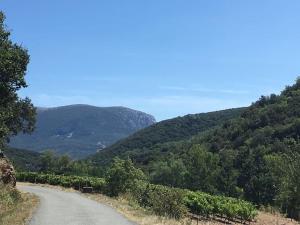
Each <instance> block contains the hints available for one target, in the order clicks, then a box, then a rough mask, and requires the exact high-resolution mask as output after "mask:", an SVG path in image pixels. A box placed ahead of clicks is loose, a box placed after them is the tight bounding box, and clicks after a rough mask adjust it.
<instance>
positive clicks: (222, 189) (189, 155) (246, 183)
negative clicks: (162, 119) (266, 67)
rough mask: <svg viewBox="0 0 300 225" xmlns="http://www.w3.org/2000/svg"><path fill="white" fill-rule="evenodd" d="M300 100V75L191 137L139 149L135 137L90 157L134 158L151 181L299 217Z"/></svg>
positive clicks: (96, 158)
mask: <svg viewBox="0 0 300 225" xmlns="http://www.w3.org/2000/svg"><path fill="white" fill-rule="evenodd" d="M299 102H300V79H298V80H297V81H296V83H295V84H294V85H293V86H288V87H286V89H285V90H284V91H282V93H281V94H280V95H275V94H272V95H270V96H262V97H261V98H260V99H259V100H258V101H257V102H255V103H253V104H252V105H251V106H250V107H249V108H247V109H245V110H244V111H243V112H242V113H241V115H240V116H237V117H236V118H234V119H232V120H228V121H226V122H225V123H223V124H222V125H221V126H219V127H216V128H214V129H210V130H208V131H205V132H202V133H201V132H200V133H198V134H196V135H194V136H193V137H190V138H189V139H183V140H181V141H170V142H166V143H158V144H155V145H148V146H150V147H140V148H139V147H135V143H136V142H135V141H134V140H135V139H134V138H132V137H131V140H133V142H132V143H130V139H127V140H125V142H123V143H124V144H123V145H122V142H120V143H117V144H116V145H114V146H112V148H110V149H107V150H104V151H103V152H100V153H98V154H97V155H96V156H94V158H92V159H94V162H95V163H96V164H99V165H102V166H103V165H105V160H107V159H108V158H107V157H108V156H109V155H110V154H113V153H115V152H117V154H113V155H117V156H119V157H121V158H126V157H130V158H132V159H133V161H134V162H135V164H136V165H138V166H139V167H141V168H142V169H143V170H144V171H145V172H146V173H147V174H148V175H149V177H150V179H151V181H152V182H153V183H157V184H163V185H168V186H172V187H179V188H187V189H191V190H200V191H204V192H208V193H212V194H222V195H227V196H234V197H241V198H244V199H247V200H249V201H252V202H254V203H256V204H257V205H273V206H276V207H278V208H280V209H281V210H282V211H283V212H287V213H288V215H289V216H290V217H294V218H299V211H300V209H299V207H300V188H299V187H300V175H299V171H300V170H299V163H300V162H299V158H300V156H299V154H300V141H299V140H300V119H299V118H300V104H299ZM152 129H153V130H152V132H154V133H156V130H155V129H154V127H152ZM178 129H179V128H178ZM142 132H145V131H142ZM178 132H180V129H179V130H178ZM157 133H159V130H158V131H157ZM139 135H140V134H135V136H139ZM147 143H151V141H146V142H145V146H147ZM125 144H126V145H125ZM123 146H128V147H127V148H124V147H123ZM130 146H131V148H130ZM124 149H125V150H124ZM108 150H111V151H112V152H108ZM101 157H102V158H101ZM104 159H105V160H104ZM103 162H104V163H103Z"/></svg>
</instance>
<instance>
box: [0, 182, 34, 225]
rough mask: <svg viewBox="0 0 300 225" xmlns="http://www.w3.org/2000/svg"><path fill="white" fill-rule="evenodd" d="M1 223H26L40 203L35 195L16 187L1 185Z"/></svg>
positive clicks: (14, 224) (3, 224) (15, 224)
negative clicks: (20, 190) (22, 191)
mask: <svg viewBox="0 0 300 225" xmlns="http://www.w3.org/2000/svg"><path fill="white" fill-rule="evenodd" d="M0 199H1V201H0V224H1V225H25V224H26V222H27V221H28V220H29V219H30V218H31V215H32V213H33V211H34V210H35V209H36V207H37V205H38V202H39V200H38V198H37V197H36V196H35V195H32V194H28V193H21V192H19V191H18V190H17V189H15V188H9V187H4V186H1V187H0Z"/></svg>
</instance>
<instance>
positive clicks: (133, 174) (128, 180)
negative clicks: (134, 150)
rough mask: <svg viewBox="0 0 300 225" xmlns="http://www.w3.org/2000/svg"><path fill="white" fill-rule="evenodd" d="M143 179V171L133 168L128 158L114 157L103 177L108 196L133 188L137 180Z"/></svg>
mask: <svg viewBox="0 0 300 225" xmlns="http://www.w3.org/2000/svg"><path fill="white" fill-rule="evenodd" d="M143 179H145V175H144V173H143V172H142V171H141V170H140V169H137V168H135V167H134V165H133V163H132V161H131V160H130V159H127V160H122V159H119V158H115V159H114V160H113V163H112V165H111V167H110V168H109V170H108V172H107V174H106V177H105V180H106V182H107V188H108V190H107V191H108V194H109V195H110V196H118V195H119V194H123V193H125V192H126V191H128V190H130V189H131V188H134V186H135V184H136V182H137V181H138V180H143Z"/></svg>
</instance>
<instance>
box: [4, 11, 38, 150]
mask: <svg viewBox="0 0 300 225" xmlns="http://www.w3.org/2000/svg"><path fill="white" fill-rule="evenodd" d="M4 20H5V16H4V14H3V13H2V12H0V148H2V147H3V146H4V145H5V144H6V142H7V140H8V138H9V137H10V136H12V135H16V134H17V133H18V132H20V131H23V132H24V133H26V132H31V131H32V130H33V128H34V123H35V108H34V107H33V105H32V104H31V102H30V100H29V99H28V98H25V99H21V98H20V97H19V96H18V93H17V92H18V91H19V90H20V89H22V88H25V87H27V85H26V82H25V74H26V70H27V64H28V63H29V55H28V53H27V50H25V49H24V48H23V47H22V46H20V45H17V44H15V43H13V42H12V41H11V40H10V32H9V31H8V30H7V29H6V26H5V24H4Z"/></svg>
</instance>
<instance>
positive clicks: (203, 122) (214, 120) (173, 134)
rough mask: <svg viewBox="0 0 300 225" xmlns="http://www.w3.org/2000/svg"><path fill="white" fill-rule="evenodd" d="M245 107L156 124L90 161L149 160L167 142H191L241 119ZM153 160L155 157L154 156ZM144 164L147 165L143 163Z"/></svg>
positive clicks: (99, 162) (98, 162)
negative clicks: (118, 158)
mask: <svg viewBox="0 0 300 225" xmlns="http://www.w3.org/2000/svg"><path fill="white" fill-rule="evenodd" d="M244 110H245V108H237V109H228V110H222V111H217V112H209V113H200V114H193V115H186V116H183V117H177V118H174V119H169V120H165V121H162V122H159V123H156V124H154V125H152V126H150V127H147V128H145V129H142V130H141V131H139V132H136V133H135V134H133V135H131V136H129V137H128V138H125V139H123V140H120V141H118V142H117V143H116V144H114V145H112V146H110V147H108V148H106V149H104V150H102V151H100V152H98V153H97V154H95V155H93V156H91V157H90V158H89V159H90V160H91V161H93V162H96V163H97V164H99V165H104V164H107V163H109V162H110V161H111V160H112V158H113V157H115V156H119V157H120V156H123V157H124V158H126V157H127V156H130V157H131V158H134V159H135V161H137V160H138V158H140V160H143V158H144V159H145V160H146V161H149V157H148V156H144V154H148V153H150V154H152V153H153V152H155V149H157V148H158V149H160V148H162V147H161V146H164V145H165V143H168V142H176V141H180V140H185V139H189V138H190V137H192V136H193V135H196V134H198V133H199V132H202V131H206V130H208V129H210V128H212V127H215V126H218V125H221V124H222V123H223V122H225V121H227V120H229V119H232V118H235V117H237V116H239V115H240V114H241V113H242V112H243V111H244ZM152 157H153V156H152ZM140 163H141V164H144V163H145V162H140Z"/></svg>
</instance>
